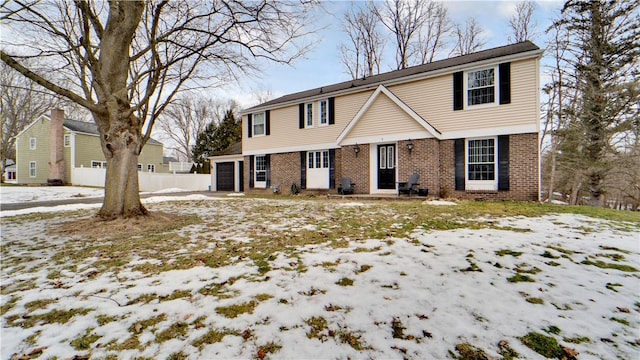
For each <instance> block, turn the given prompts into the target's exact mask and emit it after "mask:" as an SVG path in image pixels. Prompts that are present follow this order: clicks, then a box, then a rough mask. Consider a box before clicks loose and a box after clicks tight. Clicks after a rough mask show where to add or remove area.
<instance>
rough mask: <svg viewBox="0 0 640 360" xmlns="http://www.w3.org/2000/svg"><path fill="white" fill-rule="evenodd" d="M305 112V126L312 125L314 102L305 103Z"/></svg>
mask: <svg viewBox="0 0 640 360" xmlns="http://www.w3.org/2000/svg"><path fill="white" fill-rule="evenodd" d="M304 106H305V113H304V118H305V127H312V126H313V103H308V104H305V105H304Z"/></svg>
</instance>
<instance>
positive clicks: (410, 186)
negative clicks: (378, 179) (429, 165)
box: [398, 173, 420, 196]
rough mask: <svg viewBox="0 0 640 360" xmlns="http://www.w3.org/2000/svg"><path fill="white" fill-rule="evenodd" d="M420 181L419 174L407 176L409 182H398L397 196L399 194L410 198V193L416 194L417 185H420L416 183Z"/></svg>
mask: <svg viewBox="0 0 640 360" xmlns="http://www.w3.org/2000/svg"><path fill="white" fill-rule="evenodd" d="M419 180H420V174H416V173H414V174H413V175H411V176H409V181H407V182H399V183H398V195H400V194H408V195H409V196H411V193H415V194H417V193H418V185H420V183H419V182H418V181H419Z"/></svg>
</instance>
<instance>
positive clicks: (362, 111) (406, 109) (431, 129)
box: [336, 84, 442, 144]
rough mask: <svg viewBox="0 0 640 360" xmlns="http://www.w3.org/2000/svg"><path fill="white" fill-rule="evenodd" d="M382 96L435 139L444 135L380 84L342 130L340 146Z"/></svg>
mask: <svg viewBox="0 0 640 360" xmlns="http://www.w3.org/2000/svg"><path fill="white" fill-rule="evenodd" d="M380 94H384V95H386V96H387V97H388V98H389V99H391V101H393V102H394V103H395V104H396V105H397V106H398V107H399V108H400V109H402V110H403V111H404V112H405V113H407V115H409V116H410V117H411V118H412V119H413V120H415V121H416V122H417V123H418V124H420V126H422V127H423V128H424V129H425V130H426V131H427V132H429V133H430V134H431V135H432V136H433V137H435V138H436V139H440V137H441V134H442V133H441V132H440V131H439V130H438V129H436V128H435V127H433V126H432V125H431V124H429V122H428V121H427V120H425V119H424V118H423V117H422V116H420V115H418V113H416V112H415V111H414V110H413V109H412V108H411V107H409V106H408V105H407V104H405V103H404V102H403V101H402V100H400V98H398V97H397V96H396V94H394V93H393V92H391V91H390V90H389V89H387V88H386V87H385V86H384V85H382V84H380V85H378V88H377V89H376V91H374V92H373V94H371V96H370V97H369V99H367V101H366V102H365V103H364V105H363V106H362V108H360V111H358V113H357V114H356V116H354V117H353V119H351V121H350V122H349V124H347V127H346V128H344V130H342V132H341V133H340V135H339V136H338V139H337V141H336V142H337V143H338V144H341V143H342V141H343V140H344V139H345V137H347V135H349V133H350V132H351V130H353V128H354V127H355V126H356V124H357V123H358V122H359V121H360V119H361V118H362V117H363V116H364V114H365V113H366V112H367V111H368V110H369V108H370V107H371V105H373V103H374V102H375V101H376V99H377V98H378V97H379V96H380Z"/></svg>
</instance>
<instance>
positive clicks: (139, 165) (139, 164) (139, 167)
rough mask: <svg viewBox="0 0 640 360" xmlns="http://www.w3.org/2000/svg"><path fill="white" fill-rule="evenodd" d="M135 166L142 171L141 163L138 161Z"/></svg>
mask: <svg viewBox="0 0 640 360" xmlns="http://www.w3.org/2000/svg"><path fill="white" fill-rule="evenodd" d="M137 168H138V171H140V172H142V163H138V166H137Z"/></svg>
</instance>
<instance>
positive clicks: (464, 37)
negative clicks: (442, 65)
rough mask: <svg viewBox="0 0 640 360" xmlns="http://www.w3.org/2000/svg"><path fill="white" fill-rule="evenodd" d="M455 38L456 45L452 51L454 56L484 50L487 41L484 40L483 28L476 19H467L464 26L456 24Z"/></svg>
mask: <svg viewBox="0 0 640 360" xmlns="http://www.w3.org/2000/svg"><path fill="white" fill-rule="evenodd" d="M453 32H454V36H455V38H456V45H455V47H454V48H453V50H452V51H451V54H452V55H467V54H470V53H472V52H475V51H478V50H480V49H482V47H483V46H484V45H485V43H486V42H485V41H484V40H483V39H482V32H483V30H482V28H481V27H480V25H479V24H478V20H476V18H474V17H470V18H467V20H466V21H465V24H464V26H463V25H461V24H455V26H454V30H453Z"/></svg>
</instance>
